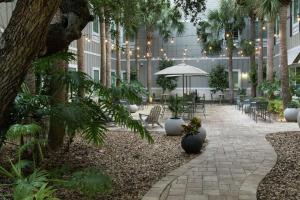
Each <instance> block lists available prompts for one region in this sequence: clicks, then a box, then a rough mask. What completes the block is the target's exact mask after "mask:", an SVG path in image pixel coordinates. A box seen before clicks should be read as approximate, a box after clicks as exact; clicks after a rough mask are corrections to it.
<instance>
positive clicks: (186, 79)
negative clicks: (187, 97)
mask: <svg viewBox="0 0 300 200" xmlns="http://www.w3.org/2000/svg"><path fill="white" fill-rule="evenodd" d="M185 92H186V93H188V76H186V77H185Z"/></svg>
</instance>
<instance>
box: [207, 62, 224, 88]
mask: <svg viewBox="0 0 300 200" xmlns="http://www.w3.org/2000/svg"><path fill="white" fill-rule="evenodd" d="M208 85H209V87H211V88H215V90H214V91H215V92H217V91H222V92H223V91H224V90H225V89H226V88H228V78H227V75H226V71H225V68H224V66H222V65H217V66H216V67H215V68H213V69H212V70H211V72H210V74H209V79H208Z"/></svg>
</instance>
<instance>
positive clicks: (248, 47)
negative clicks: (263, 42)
mask: <svg viewBox="0 0 300 200" xmlns="http://www.w3.org/2000/svg"><path fill="white" fill-rule="evenodd" d="M241 49H242V54H243V55H245V56H250V55H252V54H253V53H254V52H255V43H254V42H253V41H251V40H242V41H241Z"/></svg>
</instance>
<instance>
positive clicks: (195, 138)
mask: <svg viewBox="0 0 300 200" xmlns="http://www.w3.org/2000/svg"><path fill="white" fill-rule="evenodd" d="M202 145H203V141H202V138H201V136H200V135H199V134H197V135H189V134H187V135H185V136H184V137H183V138H182V140H181V147H182V148H183V149H184V151H185V152H186V153H188V154H196V153H200V151H201V148H202Z"/></svg>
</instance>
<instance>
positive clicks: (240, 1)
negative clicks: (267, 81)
mask: <svg viewBox="0 0 300 200" xmlns="http://www.w3.org/2000/svg"><path fill="white" fill-rule="evenodd" d="M256 3H257V2H256V1H255V0H253V1H247V0H236V5H237V9H238V10H237V11H238V12H241V13H240V15H245V16H247V17H248V18H249V22H250V23H249V41H248V42H249V46H250V44H251V47H252V49H253V50H252V51H251V52H250V55H249V58H250V66H251V68H254V69H256V62H255V51H254V48H255V36H256V30H255V21H256ZM256 86H257V82H255V83H252V89H251V93H252V97H254V96H255V95H256Z"/></svg>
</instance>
